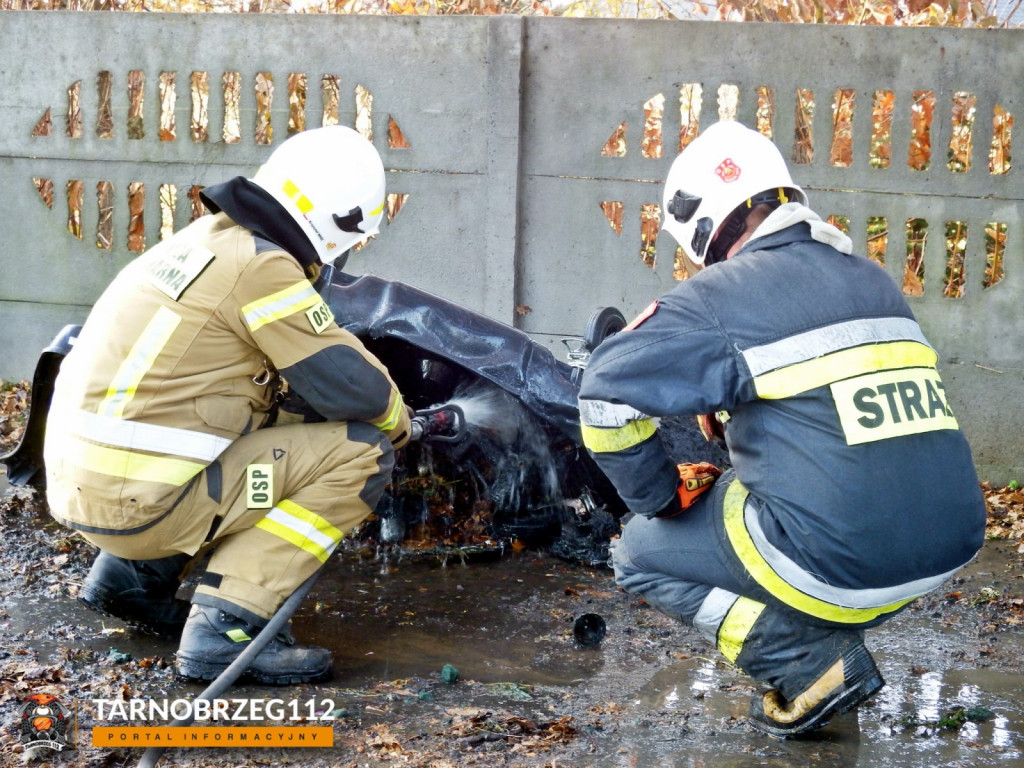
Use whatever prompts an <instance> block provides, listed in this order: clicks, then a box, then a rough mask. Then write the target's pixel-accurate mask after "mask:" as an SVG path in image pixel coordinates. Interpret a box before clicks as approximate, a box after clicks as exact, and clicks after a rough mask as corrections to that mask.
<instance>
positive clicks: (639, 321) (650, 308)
mask: <svg viewBox="0 0 1024 768" xmlns="http://www.w3.org/2000/svg"><path fill="white" fill-rule="evenodd" d="M657 311H658V300H657V299H655V300H654V301H652V302H651V303H650V304H648V305H647V308H646V309H645V310H644V311H643V312H641V313H640V314H639V315H637V316H636V317H634V318H633V319H632V320H631V321H630V323H629V325H627V326H626V327H625V328H623V330H624V331H631V330H633V329H634V328H636V327H638V326H640V325H643V323H644V321H645V320H647V318H649V317H650V316H651V315H653V314H654V313H655V312H657Z"/></svg>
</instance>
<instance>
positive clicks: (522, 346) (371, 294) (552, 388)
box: [320, 270, 581, 444]
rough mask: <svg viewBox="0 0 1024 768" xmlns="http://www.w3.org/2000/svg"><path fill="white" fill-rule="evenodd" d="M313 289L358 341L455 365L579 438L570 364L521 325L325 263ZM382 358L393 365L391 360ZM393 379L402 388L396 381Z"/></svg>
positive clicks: (414, 362) (413, 361) (419, 361)
mask: <svg viewBox="0 0 1024 768" xmlns="http://www.w3.org/2000/svg"><path fill="white" fill-rule="evenodd" d="M320 293H321V295H323V297H324V299H325V300H326V301H327V303H328V305H329V306H330V308H331V311H332V312H333V313H334V317H335V320H336V321H337V323H338V324H339V325H340V326H341V327H342V328H345V329H346V330H348V331H350V332H351V333H353V334H355V335H356V336H358V337H360V338H361V339H363V340H364V341H366V340H368V339H388V340H394V341H399V342H403V343H405V344H408V345H410V346H412V347H415V348H416V349H418V350H420V352H421V353H425V356H426V357H428V358H434V359H437V360H442V361H444V362H446V363H451V364H454V365H457V366H459V367H461V368H463V369H465V370H466V371H468V372H470V373H472V374H475V375H476V376H478V377H480V378H483V379H486V380H487V381H490V382H491V383H493V384H495V385H497V386H498V387H500V388H501V389H503V390H505V391H506V392H508V393H509V394H511V395H512V396H514V397H515V398H517V399H518V400H519V401H520V402H521V403H522V404H523V405H524V406H525V407H526V408H527V409H529V410H530V412H531V413H533V414H534V415H535V416H537V417H539V418H540V419H541V420H542V421H543V422H544V423H545V424H547V425H548V426H549V427H550V428H553V429H555V430H557V431H558V432H560V433H561V434H563V435H565V436H567V437H569V438H571V439H572V440H573V441H574V442H576V443H577V444H579V443H580V442H581V438H580V427H579V411H578V410H577V404H576V394H577V390H576V386H575V385H574V384H573V382H572V379H571V375H572V368H571V367H570V366H569V364H568V363H563V362H561V361H559V360H557V359H556V358H555V356H554V355H553V354H552V353H551V351H550V350H548V349H547V348H546V347H543V346H541V345H540V344H538V343H537V342H535V341H533V340H532V339H531V338H530V337H529V336H528V335H527V334H525V333H523V332H522V331H519V330H517V329H515V328H512V327H511V326H508V325H505V324H504V323H501V322H498V321H497V320H493V319H491V318H488V317H485V316H483V315H480V314H477V313H476V312H472V311H470V310H468V309H465V308H464V307H460V306H458V305H457V304H453V303H451V302H449V301H446V300H445V299H442V298H440V297H438V296H435V295H433V294H430V293H427V292H426V291H422V290H419V289H417V288H413V287H412V286H410V285H407V284H405V283H399V282H393V281H389V280H384V279H382V278H379V277H375V276H372V275H363V276H359V277H354V276H352V275H347V274H345V273H343V272H340V271H337V270H332V271H330V273H329V274H328V273H327V270H325V274H324V279H323V285H321V286H320ZM410 357H411V358H412V359H409V360H408V362H409V364H410V365H420V364H422V358H419V359H417V358H415V357H412V356H410ZM384 362H385V364H387V365H389V368H392V367H393V366H394V361H393V360H392V361H388V360H385V361H384ZM393 373H395V372H394V371H393ZM399 373H400V372H399ZM397 378H401V376H399V377H397ZM397 378H396V381H397ZM397 383H398V384H399V387H400V388H401V386H402V384H401V381H398V382H397ZM403 394H404V393H403Z"/></svg>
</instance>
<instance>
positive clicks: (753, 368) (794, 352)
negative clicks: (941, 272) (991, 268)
mask: <svg viewBox="0 0 1024 768" xmlns="http://www.w3.org/2000/svg"><path fill="white" fill-rule="evenodd" d="M890 341H917V342H920V343H921V344H924V345H925V346H928V347H931V345H930V344H929V343H928V341H927V339H925V337H924V333H923V332H922V331H921V326H919V325H918V324H917V322H916V321H915V320H912V319H910V318H908V317H878V318H868V319H863V320H849V321H847V322H843V323H834V324H832V325H827V326H825V327H823V328H816V329H814V330H813V331H806V332H805V333H798V334H796V335H795V336H788V337H787V338H785V339H781V340H780V341H774V342H772V343H771V344H762V345H761V346H757V347H751V348H750V349H747V350H744V351H743V353H742V354H743V359H744V360H745V361H746V363H747V367H748V368H749V369H750V373H751V375H753V376H760V375H761V374H764V373H768V372H769V371H774V370H777V369H779V368H783V367H785V366H787V365H794V364H796V363H801V362H804V361H805V360H813V359H815V358H818V357H822V356H823V355H827V354H829V353H830V352H836V351H839V350H842V349H849V348H850V347H857V346H861V345H864V344H881V343H884V342H890Z"/></svg>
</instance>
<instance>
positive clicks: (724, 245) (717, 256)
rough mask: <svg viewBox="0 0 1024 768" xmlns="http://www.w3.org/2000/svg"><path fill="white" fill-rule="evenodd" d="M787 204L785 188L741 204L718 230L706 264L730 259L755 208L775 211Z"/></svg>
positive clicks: (706, 258)
mask: <svg viewBox="0 0 1024 768" xmlns="http://www.w3.org/2000/svg"><path fill="white" fill-rule="evenodd" d="M787 202H789V197H788V196H787V195H786V190H785V188H783V187H777V188H775V189H769V190H766V191H764V192H759V193H758V194H756V195H754V196H753V197H751V198H748V199H747V200H745V201H744V202H742V203H740V204H739V205H738V206H736V208H735V209H733V212H732V213H730V214H729V215H728V216H727V217H726V219H725V221H723V222H722V226H720V227H719V228H718V233H717V234H716V235H715V237H714V239H713V240H712V241H711V243H710V244H709V245H708V255H707V256H706V257H705V259H704V263H705V264H717V263H718V262H720V261H725V260H726V259H727V258H729V249H731V248H732V247H733V245H735V244H736V241H737V240H739V239H740V237H742V236H743V233H744V232H745V231H746V229H747V216H749V215H750V212H751V211H752V210H754V208H756V207H757V206H759V205H767V206H769V207H770V208H771V209H772V210H774V209H776V208H778V207H779V206H780V205H782V204H783V203H787Z"/></svg>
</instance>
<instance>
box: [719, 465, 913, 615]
mask: <svg viewBox="0 0 1024 768" xmlns="http://www.w3.org/2000/svg"><path fill="white" fill-rule="evenodd" d="M746 501H747V489H746V488H744V487H743V485H742V484H741V483H740V482H739V480H734V481H733V482H732V483H731V484H730V485H729V489H728V491H726V494H725V508H724V514H725V530H726V534H727V535H728V537H729V542H730V543H731V544H732V548H733V550H734V551H735V552H736V555H737V556H738V557H739V559H740V561H741V562H742V563H743V566H744V568H746V569H747V571H748V572H749V573H750V575H751V576H752V577H753V578H754V580H755V581H756V582H757V583H758V584H760V585H761V586H762V587H763V588H764V589H766V590H768V592H770V593H771V594H772V595H774V596H775V597H776V598H777V599H779V600H780V601H782V602H783V603H785V604H786V605H788V606H790V607H792V608H795V609H796V610H798V611H800V612H802V613H806V614H809V615H811V616H816V617H818V618H819V619H825V620H827V621H834V622H836V623H840V624H864V623H867V622H869V621H872V620H873V619H876V618H878V617H879V616H882V615H884V614H887V613H892V612H893V611H896V610H898V609H899V608H901V607H903V606H904V605H906V604H907V603H909V602H911V601H912V600H914V599H916V598H917V597H918V596H919V595H913V596H910V597H905V598H903V599H900V600H897V601H895V602H892V603H888V604H886V605H878V606H870V607H858V608H852V607H845V606H841V605H836V604H835V603H830V602H828V601H826V600H822V599H820V598H817V597H813V596H811V595H809V594H807V592H805V591H803V590H800V589H797V588H796V587H794V586H793V585H792V584H790V583H789V582H788V581H786V580H785V579H783V578H782V577H781V576H780V575H779V574H778V573H777V572H776V570H775V568H773V567H772V565H771V564H770V563H769V562H768V561H767V560H766V559H765V558H764V556H763V555H762V554H761V552H760V551H759V550H758V548H757V545H756V544H755V543H754V540H753V538H752V537H751V535H750V531H749V530H748V529H747V525H746V522H745V521H744V510H745V507H746ZM805 575H807V574H805ZM822 586H823V588H826V587H827V585H822Z"/></svg>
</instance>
